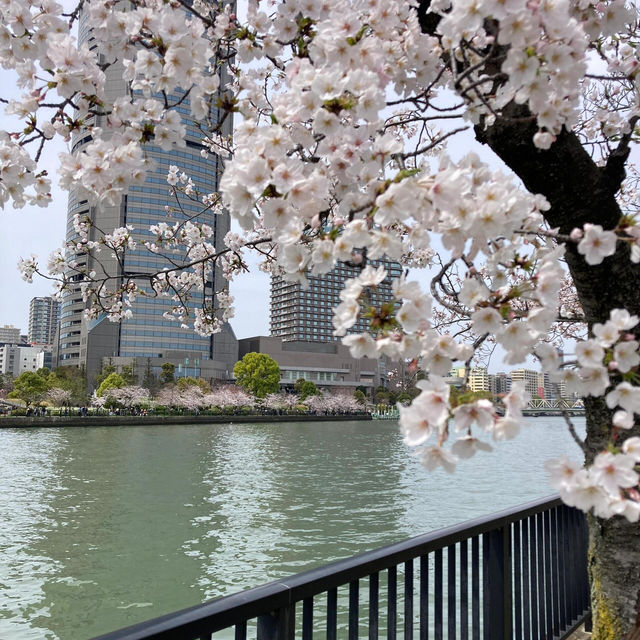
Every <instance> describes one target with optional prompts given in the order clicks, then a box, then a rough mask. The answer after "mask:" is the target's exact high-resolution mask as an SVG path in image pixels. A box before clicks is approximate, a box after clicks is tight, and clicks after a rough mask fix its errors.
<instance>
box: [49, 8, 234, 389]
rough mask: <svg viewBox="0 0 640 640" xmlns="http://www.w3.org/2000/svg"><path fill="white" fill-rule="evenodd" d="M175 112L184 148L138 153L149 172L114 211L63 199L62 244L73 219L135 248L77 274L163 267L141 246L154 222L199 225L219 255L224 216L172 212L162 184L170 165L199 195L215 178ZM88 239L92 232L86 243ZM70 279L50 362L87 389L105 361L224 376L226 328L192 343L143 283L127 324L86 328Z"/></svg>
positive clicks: (100, 321)
mask: <svg viewBox="0 0 640 640" xmlns="http://www.w3.org/2000/svg"><path fill="white" fill-rule="evenodd" d="M79 34H80V36H79V44H82V43H83V42H85V41H87V42H88V44H89V46H91V40H92V36H91V32H90V30H89V29H88V28H87V25H86V21H85V20H84V19H83V17H81V19H80V24H79ZM122 71H123V67H122V66H121V65H120V63H117V64H115V65H112V66H111V67H109V68H108V69H107V71H106V74H107V81H106V92H107V98H108V99H110V100H114V99H115V98H118V97H120V96H123V95H127V94H129V93H130V88H129V84H128V83H127V82H126V81H125V80H123V79H122ZM134 96H135V93H134ZM181 97H183V93H182V91H181V90H175V91H174V92H173V94H172V95H170V96H169V99H170V100H174V101H175V100H178V99H180V98H181ZM175 110H176V111H178V112H179V113H180V115H181V117H182V121H183V124H184V125H185V126H186V130H187V133H186V137H185V145H186V146H184V147H181V148H172V149H171V150H170V151H165V150H163V149H161V148H160V147H159V146H155V145H153V143H152V142H151V143H148V144H147V145H145V148H144V151H145V155H146V157H147V158H149V159H151V160H153V161H154V166H155V168H154V169H153V170H152V171H151V172H149V173H148V174H147V177H146V180H145V183H144V185H140V186H132V187H131V188H130V189H129V193H128V194H127V195H125V196H123V197H122V198H121V200H120V202H118V203H117V204H115V205H105V204H99V205H96V206H94V205H91V204H90V203H89V202H88V201H87V200H86V199H83V196H82V195H81V194H80V193H79V192H78V191H77V190H72V191H71V192H70V194H69V203H68V220H67V241H73V239H74V235H75V230H74V226H73V218H74V216H75V215H76V214H80V216H81V217H83V216H89V218H90V219H91V220H92V222H93V223H94V224H95V226H96V227H98V228H100V229H102V230H103V231H104V232H107V233H108V232H110V231H111V230H113V229H114V228H116V227H122V226H125V225H132V226H133V227H134V229H135V230H134V232H133V236H134V239H135V241H136V248H135V249H133V250H129V249H127V250H126V252H125V254H124V260H123V261H122V264H119V263H118V262H117V261H116V260H115V259H114V258H112V257H110V256H108V255H107V252H106V251H103V252H101V253H100V254H99V255H98V256H94V255H89V256H86V255H78V256H76V261H77V263H78V267H82V268H85V267H86V268H87V269H89V270H91V269H95V270H96V271H97V272H98V273H100V271H101V269H102V267H100V266H99V264H98V262H97V258H99V260H100V263H101V264H102V265H104V268H105V270H106V271H107V272H108V273H109V274H110V275H116V276H117V277H126V276H129V275H131V274H134V273H135V274H145V273H154V272H156V271H159V270H162V269H163V268H165V267H169V266H170V265H169V264H168V262H167V260H166V259H164V258H162V257H161V256H158V255H154V254H153V253H152V252H150V251H149V250H148V249H147V248H146V247H145V246H144V242H145V241H152V240H153V238H152V236H151V232H150V231H149V227H150V226H151V225H154V224H158V223H160V222H166V223H168V224H170V225H172V224H174V223H176V222H181V221H184V220H186V219H191V220H192V221H194V222H205V223H207V224H208V225H209V226H211V227H212V228H213V229H214V230H215V236H214V237H215V240H214V241H213V242H214V244H215V246H216V249H221V248H222V246H223V239H224V236H225V234H226V233H227V231H228V230H229V224H230V223H229V215H228V214H226V213H225V214H214V213H211V212H205V213H201V210H202V206H198V203H197V202H193V201H191V200H189V199H188V198H187V197H184V196H182V195H179V196H178V201H179V204H178V203H176V200H175V198H174V197H173V196H171V195H170V193H169V185H168V184H167V179H166V178H167V173H168V172H169V167H170V166H171V165H177V166H178V167H179V169H180V171H184V172H185V173H186V174H187V175H188V176H189V177H190V178H191V179H192V180H193V182H194V183H195V187H196V188H197V190H198V192H200V193H213V192H215V191H217V188H218V181H219V177H220V172H221V167H220V166H219V162H218V157H217V156H216V155H215V154H209V155H207V156H206V157H203V156H202V155H201V151H202V149H203V147H202V144H201V141H202V137H203V134H202V133H201V132H200V130H199V129H198V128H197V127H196V126H195V125H194V123H193V121H192V119H191V116H190V113H189V100H188V98H187V99H184V100H183V101H182V103H181V104H180V105H179V106H177V107H175ZM216 116H217V113H214V114H212V117H213V119H215V118H216ZM100 120H101V117H98V118H95V121H94V122H93V124H95V125H96V126H100V124H101V123H100ZM222 133H223V135H229V134H230V133H231V118H227V120H226V121H225V123H224V130H223V131H222ZM90 140H91V136H90V135H88V134H87V131H86V130H85V132H84V133H81V134H78V135H77V136H76V138H75V139H74V140H73V151H74V152H76V153H79V152H81V151H82V149H83V148H84V146H86V145H87V144H88V143H89V142H90ZM167 208H168V209H167ZM93 234H94V230H93V229H92V230H91V234H90V237H91V236H92V235H93ZM91 239H97V237H91ZM178 261H179V257H178ZM73 278H75V279H76V280H77V281H78V286H77V287H74V288H72V289H71V290H70V291H68V292H65V294H64V297H63V300H62V305H61V315H60V332H59V338H58V343H57V353H56V354H55V356H57V364H58V365H75V366H82V367H85V368H86V371H87V376H88V380H89V382H90V384H91V382H92V380H93V379H94V378H95V375H96V374H97V373H99V371H100V369H101V367H102V366H103V364H104V359H105V358H108V359H110V360H111V361H113V360H114V359H115V360H116V361H118V362H120V363H123V362H127V360H124V359H128V362H129V363H131V364H133V365H134V366H135V365H137V366H138V369H139V370H140V369H141V368H142V367H143V366H144V362H147V363H149V362H152V364H153V367H154V369H155V372H156V373H157V372H158V371H159V368H160V364H161V361H163V360H164V361H167V360H169V361H172V362H174V363H177V366H176V373H177V374H178V375H186V374H188V375H205V374H204V373H203V372H204V370H205V369H207V371H208V374H207V375H206V377H215V376H216V375H219V376H220V377H225V376H228V375H229V373H228V372H229V369H230V368H232V367H233V363H234V362H235V359H236V353H235V352H234V345H235V336H233V332H232V330H231V328H230V327H229V326H228V325H227V326H226V327H225V330H223V332H222V333H220V334H216V335H214V336H212V337H203V336H199V335H197V334H196V333H195V332H194V331H193V330H192V329H182V328H180V323H179V322H175V321H170V320H167V319H166V318H164V317H163V314H164V313H165V312H167V311H171V310H172V308H173V306H174V304H176V303H175V302H174V301H173V300H171V298H167V297H155V296H153V295H152V294H153V291H152V289H151V288H150V285H149V282H148V281H145V279H144V278H141V279H140V280H137V281H136V282H137V284H138V286H139V289H140V290H142V291H143V292H145V293H147V294H150V295H149V296H144V295H140V296H138V297H137V299H136V301H135V302H134V303H133V305H132V307H131V310H132V312H133V317H132V318H130V319H127V320H123V321H121V322H117V323H112V322H110V321H109V319H108V318H107V317H106V314H102V315H101V316H99V317H98V318H96V319H94V320H89V321H87V320H86V319H85V318H84V309H85V303H84V302H83V300H82V296H81V293H80V286H79V281H80V280H81V278H82V276H80V275H78V276H72V279H73ZM219 278H221V275H220V274H219V273H215V274H214V278H213V281H211V282H208V283H207V288H206V290H205V292H204V293H200V297H198V295H197V294H196V295H195V297H194V299H193V300H192V301H191V302H190V303H189V305H190V306H192V307H194V306H197V305H198V304H199V303H201V302H202V295H207V294H208V295H209V296H210V294H211V293H212V291H213V288H214V286H215V287H219V286H220V284H221V283H220V281H219ZM111 288H113V285H112V287H111ZM214 363H217V364H214ZM183 365H184V366H183ZM213 369H217V370H218V373H217V374H216V373H214V374H212V371H213Z"/></svg>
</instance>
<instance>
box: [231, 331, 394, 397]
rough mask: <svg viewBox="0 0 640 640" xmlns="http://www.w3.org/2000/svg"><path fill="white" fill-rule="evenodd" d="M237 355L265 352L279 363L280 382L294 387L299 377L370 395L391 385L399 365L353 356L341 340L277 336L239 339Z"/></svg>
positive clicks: (329, 386)
mask: <svg viewBox="0 0 640 640" xmlns="http://www.w3.org/2000/svg"><path fill="white" fill-rule="evenodd" d="M238 351H239V353H238V357H239V358H240V359H242V357H243V356H244V355H245V354H247V353H252V352H255V353H265V354H267V355H269V356H271V357H272V358H273V359H274V360H275V361H276V362H277V363H278V365H279V366H280V385H281V386H282V387H292V386H293V385H294V384H295V382H296V380H298V379H299V378H304V379H305V380H310V381H311V382H313V383H314V384H315V385H316V386H317V387H319V388H320V389H327V390H330V391H339V390H341V389H352V390H355V388H356V387H364V388H366V389H367V392H368V394H371V392H372V391H373V390H375V389H376V388H377V387H379V386H383V387H387V386H388V382H387V380H388V377H387V373H388V372H389V371H391V370H392V369H394V368H397V366H398V363H392V362H391V361H390V360H389V359H388V358H386V357H383V358H380V359H379V360H372V359H371V358H352V357H351V355H350V353H349V349H348V347H345V346H344V345H342V344H340V343H339V342H311V341H309V342H306V341H303V340H292V341H287V342H283V341H282V340H281V339H280V338H277V337H268V336H255V337H253V338H244V339H241V340H238Z"/></svg>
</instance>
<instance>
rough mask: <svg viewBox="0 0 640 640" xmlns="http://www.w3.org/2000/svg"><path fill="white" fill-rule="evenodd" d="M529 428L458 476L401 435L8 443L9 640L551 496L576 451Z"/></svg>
mask: <svg viewBox="0 0 640 640" xmlns="http://www.w3.org/2000/svg"><path fill="white" fill-rule="evenodd" d="M578 422H579V423H580V426H581V428H582V429H583V426H582V425H583V422H584V421H583V420H582V419H578ZM530 425H531V426H530V427H529V428H528V429H527V430H526V431H525V432H524V433H522V434H521V435H520V436H519V437H518V438H517V439H516V440H515V441H512V442H507V443H501V444H499V445H498V446H497V447H496V451H495V452H494V453H492V454H484V455H478V456H477V457H476V458H474V459H472V460H470V461H467V462H465V463H464V464H463V465H462V466H461V468H460V470H459V472H458V473H457V474H455V475H453V476H450V475H448V474H446V473H444V472H443V471H438V472H436V473H432V474H429V473H427V472H426V471H425V470H424V469H423V468H422V467H421V466H420V465H419V464H418V463H417V461H416V460H415V459H414V458H412V457H411V456H410V455H408V452H407V450H406V448H405V447H404V445H403V444H402V441H401V438H400V436H399V434H398V430H397V425H396V424H395V423H393V422H382V421H380V422H338V423H333V424H332V423H309V422H306V423H285V424H251V425H247V424H236V425H232V424H229V425H193V426H170V427H169V426H162V427H160V426H157V427H109V428H99V427H97V428H96V427H94V428H86V429H83V428H58V429H52V428H47V429H22V430H18V429H7V430H0V522H1V523H2V525H1V526H0V640H36V639H37V640H41V639H43V638H46V639H59V640H75V639H82V638H88V637H91V636H94V635H97V634H100V633H104V632H106V631H110V630H113V629H116V628H119V627H123V626H126V625H129V624H133V623H134V622H138V621H140V620H145V619H148V618H151V617H154V616H157V615H161V614H163V613H168V612H170V611H174V610H176V609H180V608H182V607H186V606H190V605H193V604H196V603H198V602H201V601H204V600H207V599H211V598H216V597H219V596H221V595H226V594H229V593H233V592H234V591H238V590H240V589H244V588H247V587H250V586H255V585H258V584H261V583H263V582H266V581H269V580H273V579H276V578H279V577H282V576H286V575H289V574H291V573H296V572H298V571H301V570H303V569H307V568H311V567H313V566H317V565H319V564H323V563H326V562H329V561H332V560H336V559H338V558H343V557H347V556H350V555H353V554H356V553H358V552H361V551H365V550H368V549H372V548H375V547H379V546H382V545H384V544H388V543H391V542H395V541H398V540H401V539H403V538H406V537H409V536H412V535H417V534H419V533H424V532H426V531H430V530H433V529H437V528H440V527H442V526H446V525H449V524H453V523H456V522H460V521H463V520H467V519H469V518H472V517H474V516H477V515H480V514H483V513H490V512H492V511H497V510H500V509H502V508H505V507H508V506H512V505H516V504H519V503H521V502H525V501H527V500H529V499H533V498H537V497H541V496H545V495H548V494H549V493H551V490H550V489H549V487H548V485H547V481H546V477H545V473H544V470H543V469H542V464H541V462H542V461H543V460H544V459H546V458H547V457H550V456H553V455H556V454H557V453H558V452H560V453H569V454H571V455H573V456H574V457H578V455H579V450H578V448H577V446H576V445H575V444H574V443H573V442H572V441H571V438H570V436H569V435H568V433H567V432H566V429H565V428H564V427H563V423H562V420H561V419H560V418H535V419H531V420H530Z"/></svg>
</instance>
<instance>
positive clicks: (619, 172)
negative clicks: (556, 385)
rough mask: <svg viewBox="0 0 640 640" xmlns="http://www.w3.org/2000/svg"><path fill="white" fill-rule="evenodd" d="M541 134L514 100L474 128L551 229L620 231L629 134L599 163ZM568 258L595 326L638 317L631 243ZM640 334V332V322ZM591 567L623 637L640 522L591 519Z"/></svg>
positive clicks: (637, 584)
mask: <svg viewBox="0 0 640 640" xmlns="http://www.w3.org/2000/svg"><path fill="white" fill-rule="evenodd" d="M429 5H430V0H422V1H421V2H420V6H419V8H418V16H419V19H420V24H421V27H422V30H423V31H424V32H425V33H429V34H434V33H435V31H436V28H437V25H438V22H439V18H438V17H437V16H434V15H433V14H429V13H427V10H428V7H429ZM502 53H504V52H502ZM497 55H500V53H498V54H497ZM489 64H490V65H491V64H493V63H492V61H490V63H489ZM496 64H498V63H496ZM536 131H537V125H536V123H535V118H533V117H532V114H531V112H530V111H529V110H528V107H527V106H526V105H517V104H515V103H511V104H509V105H507V107H505V108H504V109H503V113H502V115H501V116H499V117H497V118H496V120H495V122H494V124H493V125H492V126H490V127H486V128H485V127H484V126H482V125H480V126H477V127H476V128H475V134H476V139H477V140H478V141H479V142H481V143H482V144H486V145H488V146H489V147H490V148H491V149H492V150H493V151H494V153H495V154H496V155H497V156H498V157H499V158H500V159H501V160H502V161H503V162H504V163H505V164H506V165H507V166H508V167H510V168H511V170H512V171H513V172H514V173H515V174H516V175H517V176H518V177H519V178H520V179H521V180H522V182H523V184H524V185H525V187H526V188H527V189H528V190H529V191H530V192H531V193H541V194H543V195H544V196H545V197H546V198H547V200H548V201H549V202H550V204H551V209H550V210H549V211H548V212H547V213H546V219H547V221H548V223H549V225H550V226H551V227H552V228H559V230H560V232H561V233H563V234H568V233H570V232H571V230H572V229H574V228H575V227H580V228H581V227H582V226H583V225H584V224H585V223H587V222H590V223H593V224H599V225H601V226H602V227H603V228H605V229H612V228H614V227H615V226H616V225H617V224H618V221H619V220H620V217H621V214H622V212H621V210H620V208H619V205H618V203H617V201H616V199H615V195H616V193H617V192H618V190H619V188H620V184H621V182H622V180H624V177H625V163H626V161H627V158H628V155H629V149H628V143H629V140H628V139H624V137H623V139H622V141H621V142H620V144H619V146H618V148H617V149H615V150H614V151H613V152H612V153H611V154H610V156H609V158H608V159H607V162H606V164H605V165H603V166H599V165H597V164H596V163H595V162H594V161H593V159H592V158H591V157H590V155H589V154H588V153H587V152H586V150H585V149H584V148H583V147H582V145H581V144H580V141H579V139H578V138H577V136H576V135H575V134H574V133H572V132H569V131H566V130H563V131H562V132H561V133H560V134H559V135H558V136H557V138H556V141H555V142H554V143H553V145H552V146H551V148H550V149H548V150H541V149H537V148H536V147H535V146H534V144H533V136H534V134H535V133H536ZM566 260H567V264H568V267H569V271H570V273H571V276H572V278H573V281H574V283H575V286H576V290H577V294H578V298H579V300H580V303H581V305H582V308H583V310H584V313H585V316H586V318H587V322H588V325H589V330H591V327H592V326H593V324H594V323H596V322H605V321H606V320H608V318H609V312H610V311H611V309H615V308H619V309H622V308H626V309H628V310H629V312H630V313H632V314H636V315H640V295H639V293H640V265H637V264H633V263H632V262H631V261H630V260H629V251H628V248H627V247H626V246H625V247H624V248H619V249H618V251H617V253H616V254H615V255H614V256H611V257H609V258H606V259H605V260H604V261H603V262H602V264H600V265H596V266H590V265H588V264H586V263H585V261H584V259H583V257H582V256H581V255H580V254H579V253H578V252H577V250H576V247H575V245H573V244H572V245H568V246H567V250H566ZM636 333H637V335H640V327H636ZM585 410H586V422H587V438H586V447H587V452H586V462H588V463H589V462H591V461H592V460H593V458H594V457H595V456H596V455H597V454H598V453H599V452H600V451H602V450H603V449H604V448H606V446H607V442H608V441H609V436H610V428H611V418H612V412H611V411H610V410H609V409H608V407H607V406H606V404H605V402H604V399H603V398H593V397H588V398H585ZM628 435H640V425H638V423H636V426H635V428H634V429H633V431H632V433H629V434H628ZM589 572H590V580H591V606H592V614H593V623H594V626H593V631H594V633H593V638H594V640H621V639H623V638H625V637H627V636H629V634H630V633H631V632H632V631H633V630H634V629H636V630H638V629H640V526H639V525H638V524H637V523H629V522H628V521H627V520H626V519H625V518H622V517H620V516H616V517H614V518H611V519H609V520H603V519H600V518H597V517H595V516H589Z"/></svg>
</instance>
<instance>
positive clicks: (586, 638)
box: [569, 626, 591, 640]
mask: <svg viewBox="0 0 640 640" xmlns="http://www.w3.org/2000/svg"><path fill="white" fill-rule="evenodd" d="M590 638H591V633H589V632H587V631H585V630H584V626H582V627H580V628H579V629H578V630H577V631H574V633H573V634H572V635H571V636H570V637H569V640H590Z"/></svg>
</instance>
